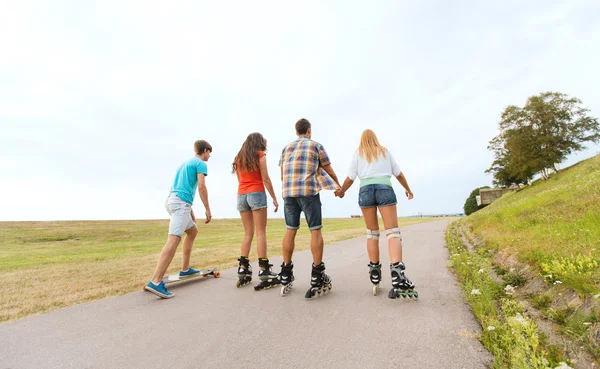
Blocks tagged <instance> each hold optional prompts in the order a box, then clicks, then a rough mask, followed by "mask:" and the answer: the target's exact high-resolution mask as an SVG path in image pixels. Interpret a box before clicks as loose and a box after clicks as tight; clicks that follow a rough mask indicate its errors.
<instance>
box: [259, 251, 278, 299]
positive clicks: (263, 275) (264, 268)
mask: <svg viewBox="0 0 600 369" xmlns="http://www.w3.org/2000/svg"><path fill="white" fill-rule="evenodd" d="M258 266H259V267H260V270H259V271H258V279H260V283H259V284H257V285H256V286H254V290H255V291H260V290H264V289H268V288H271V287H273V286H275V285H278V284H280V283H281V282H280V281H279V275H278V274H277V273H274V272H273V271H271V267H272V266H273V264H269V259H258Z"/></svg>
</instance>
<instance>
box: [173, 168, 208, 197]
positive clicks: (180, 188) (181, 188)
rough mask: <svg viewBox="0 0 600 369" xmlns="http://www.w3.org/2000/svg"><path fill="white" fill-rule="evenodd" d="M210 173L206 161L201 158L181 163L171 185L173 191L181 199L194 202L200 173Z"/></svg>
mask: <svg viewBox="0 0 600 369" xmlns="http://www.w3.org/2000/svg"><path fill="white" fill-rule="evenodd" d="M199 173H201V174H204V175H205V176H206V175H208V172H207V166H206V163H205V162H204V161H202V160H200V159H199V158H196V157H194V158H192V159H190V160H188V161H186V162H185V163H183V164H181V166H180V167H179V169H177V174H176V175H175V181H174V182H173V186H171V193H174V194H176V195H177V197H179V198H180V199H181V200H183V201H185V202H187V203H188V204H190V205H191V204H193V203H194V195H195V194H196V189H197V188H198V174H199Z"/></svg>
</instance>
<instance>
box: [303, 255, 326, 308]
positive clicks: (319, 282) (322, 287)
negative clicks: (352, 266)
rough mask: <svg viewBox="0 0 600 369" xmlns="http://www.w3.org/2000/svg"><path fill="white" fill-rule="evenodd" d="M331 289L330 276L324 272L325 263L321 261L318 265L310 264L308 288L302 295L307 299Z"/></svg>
mask: <svg viewBox="0 0 600 369" xmlns="http://www.w3.org/2000/svg"><path fill="white" fill-rule="evenodd" d="M329 291H331V278H329V276H328V275H327V274H325V264H324V263H322V262H321V264H319V265H316V266H315V265H314V264H313V266H312V273H311V277H310V288H309V289H308V291H306V295H304V297H305V298H307V299H312V298H316V297H319V296H321V295H322V294H323V295H324V294H326V293H327V292H329Z"/></svg>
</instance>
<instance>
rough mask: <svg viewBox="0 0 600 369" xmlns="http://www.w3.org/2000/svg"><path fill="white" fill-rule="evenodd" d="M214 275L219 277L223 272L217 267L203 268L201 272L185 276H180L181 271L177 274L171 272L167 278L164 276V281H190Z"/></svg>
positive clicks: (167, 282)
mask: <svg viewBox="0 0 600 369" xmlns="http://www.w3.org/2000/svg"><path fill="white" fill-rule="evenodd" d="M209 275H212V276H213V277H215V278H219V277H220V276H221V272H219V271H218V270H217V268H208V269H207V270H201V271H200V273H196V274H193V275H186V276H183V277H180V276H179V273H177V274H171V275H169V276H166V277H165V278H163V282H165V284H169V283H173V282H179V281H189V280H191V279H196V278H200V277H206V276H209Z"/></svg>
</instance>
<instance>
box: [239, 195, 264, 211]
mask: <svg viewBox="0 0 600 369" xmlns="http://www.w3.org/2000/svg"><path fill="white" fill-rule="evenodd" d="M266 208H267V194H266V193H265V192H262V191H261V192H250V193H247V194H244V195H240V194H238V195H237V210H238V211H250V210H260V209H266Z"/></svg>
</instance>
